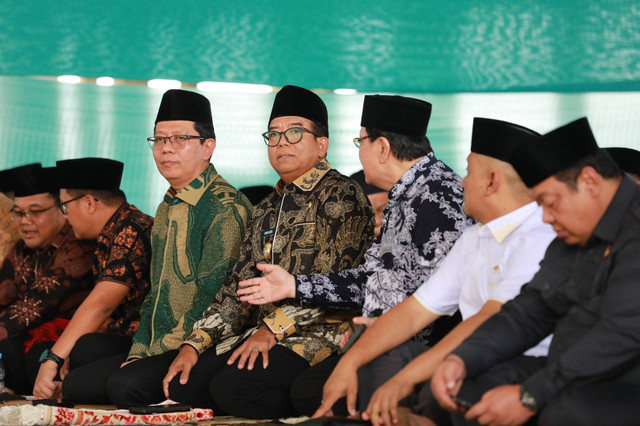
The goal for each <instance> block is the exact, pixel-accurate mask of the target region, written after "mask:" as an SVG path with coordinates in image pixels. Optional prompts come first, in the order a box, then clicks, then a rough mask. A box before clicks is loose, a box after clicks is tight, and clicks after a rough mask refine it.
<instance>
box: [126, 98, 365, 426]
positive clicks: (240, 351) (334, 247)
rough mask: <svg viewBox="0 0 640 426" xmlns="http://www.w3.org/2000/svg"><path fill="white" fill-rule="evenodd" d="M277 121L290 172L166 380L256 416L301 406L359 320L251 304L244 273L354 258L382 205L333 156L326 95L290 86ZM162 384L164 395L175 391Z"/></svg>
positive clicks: (186, 398) (274, 132)
mask: <svg viewBox="0 0 640 426" xmlns="http://www.w3.org/2000/svg"><path fill="white" fill-rule="evenodd" d="M268 126H269V127H268V131H267V132H265V133H264V134H263V136H264V138H265V142H266V144H267V145H268V155H269V161H270V163H271V165H272V166H273V168H274V169H275V171H276V172H277V173H278V175H279V176H280V180H279V181H278V183H277V184H276V188H275V191H273V192H272V193H271V194H270V195H269V196H268V197H267V198H266V199H264V200H263V201H262V202H261V203H260V204H258V206H257V207H256V210H255V216H254V220H253V221H252V223H251V226H250V230H249V234H248V236H247V239H246V240H245V242H244V244H243V246H242V249H241V254H240V259H239V260H238V263H236V265H235V266H234V268H233V272H232V274H231V276H230V277H229V279H228V280H227V281H226V282H225V285H224V287H223V288H222V290H221V291H220V293H219V294H218V296H217V297H216V299H215V301H213V303H212V304H211V305H210V306H209V308H208V310H207V311H206V312H205V314H204V316H203V318H202V319H200V320H199V321H198V322H197V323H196V324H195V326H194V330H193V333H192V334H191V336H190V337H189V338H188V339H187V340H186V342H185V344H183V345H182V347H181V348H180V354H179V355H178V356H177V357H176V358H175V361H173V363H172V364H171V366H170V368H169V369H168V372H167V375H166V377H165V379H164V383H163V384H164V392H165V395H166V397H169V398H171V399H173V400H176V401H180V402H183V403H188V404H191V405H193V406H198V407H203V406H204V407H213V408H214V411H215V412H216V413H217V414H223V413H226V414H232V415H236V416H241V417H249V418H279V417H287V416H291V415H295V410H294V409H293V407H292V406H291V402H290V399H289V387H290V385H291V382H292V381H293V379H295V377H296V376H297V375H298V374H300V373H301V372H302V371H304V370H306V369H308V368H309V366H310V365H314V364H317V363H319V362H321V361H323V360H324V359H325V358H327V357H328V356H329V355H331V353H333V352H335V351H336V350H337V349H338V343H339V341H340V335H341V334H342V333H343V332H344V331H345V330H346V329H347V328H348V325H349V323H348V320H347V319H346V318H345V316H344V315H340V314H339V313H336V312H333V311H330V310H328V309H323V308H313V309H312V308H304V307H301V306H300V305H299V304H298V303H293V304H289V303H277V304H272V305H266V306H262V307H257V306H252V305H248V304H244V303H241V302H240V300H239V299H238V296H237V294H236V291H237V289H238V288H237V284H238V282H239V281H240V280H242V279H246V278H249V277H252V276H255V275H256V274H258V273H259V272H258V270H257V269H256V264H257V263H258V262H268V263H270V264H278V265H280V266H281V267H282V268H284V269H285V270H287V271H290V272H292V273H305V274H311V273H328V272H337V271H339V270H340V269H342V268H343V267H354V266H356V265H358V264H359V263H360V262H362V260H363V259H364V253H365V251H366V250H367V248H368V247H369V246H370V244H371V240H372V237H373V212H372V211H371V208H370V207H369V203H368V202H367V199H366V198H365V196H364V194H363V193H362V190H361V189H360V187H358V185H357V184H356V183H355V182H353V181H352V180H351V179H349V178H347V177H345V176H343V175H341V174H340V173H338V172H337V171H336V170H333V169H332V168H331V166H330V165H329V163H328V162H327V160H326V158H325V157H326V154H327V148H328V145H329V138H328V134H329V132H328V121H327V109H326V106H325V104H324V102H322V100H321V99H320V97H318V95H316V94H314V93H313V92H310V91H308V90H306V89H303V88H301V87H296V86H285V87H284V88H283V89H282V90H281V91H280V92H278V94H277V95H276V98H275V101H274V104H273V109H272V111H271V116H270V118H269V124H268ZM233 349H235V350H233ZM231 350H233V352H231ZM236 361H237V363H238V364H237V367H236V366H235V365H234V364H235V362H236ZM256 363H259V365H257V366H255V368H254V365H255V364H256ZM245 366H246V367H247V368H246V369H244V367H245ZM125 370H126V369H125ZM123 373H124V371H123ZM160 391H161V392H160V394H159V395H158V396H157V399H161V398H162V397H164V396H165V395H163V394H162V389H160ZM149 402H153V401H149Z"/></svg>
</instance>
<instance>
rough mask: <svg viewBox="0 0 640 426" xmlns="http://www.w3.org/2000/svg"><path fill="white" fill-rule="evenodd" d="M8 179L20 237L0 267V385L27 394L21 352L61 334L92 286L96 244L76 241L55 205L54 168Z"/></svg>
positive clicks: (25, 170) (27, 169)
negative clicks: (0, 368)
mask: <svg viewBox="0 0 640 426" xmlns="http://www.w3.org/2000/svg"><path fill="white" fill-rule="evenodd" d="M14 177H15V180H14V190H15V200H14V207H13V208H12V209H11V215H12V217H13V220H14V221H15V223H16V224H17V225H18V227H19V230H20V236H21V240H20V241H18V243H16V245H15V246H14V247H13V249H12V250H11V251H10V252H9V254H8V255H7V257H6V258H5V260H4V262H3V263H2V268H1V269H0V294H1V295H2V298H1V300H0V341H1V342H2V343H0V353H2V363H3V364H4V365H5V368H6V377H5V384H6V386H7V387H8V388H11V389H12V390H14V391H15V392H17V393H21V394H30V393H31V390H32V386H33V382H32V380H33V377H35V371H34V372H29V373H27V374H25V356H24V354H25V353H26V352H27V350H28V349H29V348H30V347H31V345H33V344H34V343H38V342H40V341H42V340H52V339H56V338H57V337H58V336H59V335H60V334H61V333H62V330H64V327H65V326H66V324H67V323H68V322H69V318H71V315H72V314H73V312H74V311H75V309H76V308H77V307H78V305H80V303H82V300H83V299H84V298H85V297H86V294H87V292H88V290H89V289H90V288H91V286H92V284H93V278H92V276H91V264H92V260H93V252H94V250H95V248H96V246H95V242H90V241H82V240H78V239H76V237H74V235H73V230H72V229H71V226H70V225H69V224H68V223H67V221H66V220H65V218H64V216H63V215H62V212H61V211H60V209H59V208H58V201H59V199H58V186H57V183H56V172H55V168H44V169H43V168H42V167H41V165H40V164H31V165H27V166H23V167H18V168H16V169H14ZM36 368H37V367H36ZM31 376H33V377H31ZM29 377H31V380H30V379H29Z"/></svg>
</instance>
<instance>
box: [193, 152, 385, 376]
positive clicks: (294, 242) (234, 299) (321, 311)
mask: <svg viewBox="0 0 640 426" xmlns="http://www.w3.org/2000/svg"><path fill="white" fill-rule="evenodd" d="M374 221H375V219H374V215H373V211H372V210H371V207H370V205H369V203H368V201H367V199H366V197H365V196H364V194H363V193H362V191H361V189H360V187H359V186H358V185H357V184H356V183H355V182H353V181H352V180H351V179H349V178H347V177H345V176H343V175H341V174H340V173H338V172H337V171H335V170H333V169H331V166H330V165H329V163H328V162H327V161H326V160H322V161H320V162H319V163H317V164H316V165H315V166H314V167H313V168H312V169H311V170H309V171H308V172H307V173H305V174H304V175H302V176H300V177H299V178H298V179H296V180H295V181H294V182H292V183H290V184H289V185H284V184H283V182H282V181H280V182H278V185H277V186H276V190H275V191H273V192H272V193H271V194H270V195H269V196H268V197H267V198H265V199H264V200H263V201H262V202H260V204H258V205H257V206H256V208H255V210H254V216H253V220H252V222H251V224H250V227H249V232H248V233H247V238H246V239H245V241H244V243H243V244H242V247H241V248H240V257H239V259H238V262H237V263H236V264H235V266H234V268H233V271H232V273H231V275H230V276H229V278H228V279H227V280H226V281H225V283H224V285H223V286H222V288H221V289H220V291H219V292H218V294H217V296H216V300H215V301H214V302H213V303H212V304H211V305H210V306H209V308H208V309H207V310H206V311H205V313H204V315H203V318H202V319H200V320H199V321H198V322H196V323H195V325H194V331H193V333H192V334H191V335H190V336H189V337H188V338H187V340H186V341H185V344H189V345H191V346H193V347H194V348H195V349H196V350H197V351H198V353H202V352H203V351H204V350H206V349H207V348H209V347H212V346H215V350H216V351H217V353H218V354H221V353H224V352H226V351H228V350H230V349H232V348H233V347H234V346H236V345H237V344H238V343H240V342H241V341H242V339H244V338H246V337H248V336H250V335H252V334H253V333H255V332H256V331H257V330H258V329H259V328H260V327H262V326H265V325H266V326H269V328H270V329H271V330H272V331H274V330H275V331H282V332H281V333H275V334H276V336H277V338H278V340H279V342H278V344H280V345H283V346H285V347H287V348H289V349H291V350H292V351H294V352H296V353H297V354H298V355H300V356H301V357H303V358H305V359H306V360H307V361H308V362H309V363H310V364H311V365H313V364H316V363H318V362H320V361H322V360H323V359H325V358H326V357H327V356H329V355H330V354H331V353H332V352H334V351H335V350H337V348H338V343H339V341H340V335H341V334H342V333H343V332H344V331H345V330H346V329H347V328H348V321H345V319H346V317H347V316H346V315H345V314H344V313H337V312H336V311H332V310H330V309H327V308H308V307H302V306H300V304H298V303H297V302H294V301H292V300H283V301H280V302H276V303H273V304H268V305H264V306H252V305H249V304H247V303H241V302H240V300H239V299H238V296H237V294H236V291H237V289H238V287H237V286H238V282H239V281H241V280H244V279H247V278H251V277H256V276H260V274H261V273H260V271H259V270H258V269H257V268H256V264H257V263H272V264H276V265H280V266H281V267H282V268H284V269H285V270H286V271H288V272H289V273H291V274H311V273H328V272H338V271H341V270H343V269H348V268H352V267H355V266H357V265H359V264H360V263H361V262H362V261H363V259H364V253H365V252H366V250H367V249H368V248H369V246H370V245H371V241H372V239H373V226H374Z"/></svg>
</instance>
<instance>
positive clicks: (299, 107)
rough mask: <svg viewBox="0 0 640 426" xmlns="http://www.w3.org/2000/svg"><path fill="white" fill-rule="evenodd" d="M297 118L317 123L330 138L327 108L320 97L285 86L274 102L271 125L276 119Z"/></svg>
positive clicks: (302, 89)
mask: <svg viewBox="0 0 640 426" xmlns="http://www.w3.org/2000/svg"><path fill="white" fill-rule="evenodd" d="M289 115H292V116H296V117H302V118H306V119H307V120H311V121H315V122H316V123H318V124H319V125H320V126H322V127H323V128H324V129H326V130H327V136H329V119H328V118H327V106H326V105H325V104H324V102H322V99H320V96H318V95H316V94H315V93H313V92H312V91H310V90H307V89H304V88H302V87H298V86H284V87H283V88H282V89H281V90H280V91H279V92H278V94H277V95H276V98H275V100H274V101H273V108H272V109H271V115H270V116H269V123H271V121H272V120H273V119H274V118H278V117H285V116H289Z"/></svg>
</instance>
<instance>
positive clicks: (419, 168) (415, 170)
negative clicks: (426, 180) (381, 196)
mask: <svg viewBox="0 0 640 426" xmlns="http://www.w3.org/2000/svg"><path fill="white" fill-rule="evenodd" d="M436 161H437V159H436V156H435V155H434V154H433V152H430V153H428V154H427V155H425V156H424V157H422V158H421V159H420V160H418V161H417V162H416V163H415V164H414V165H413V166H411V167H410V168H409V170H407V171H406V172H405V173H404V174H403V175H402V177H401V178H400V180H399V181H398V182H396V183H395V185H393V187H391V189H390V190H389V200H396V199H398V198H400V197H401V196H402V195H403V194H404V193H405V192H406V190H407V188H410V187H411V184H412V183H413V182H414V181H415V180H416V177H417V176H418V175H420V174H424V173H426V170H428V169H429V167H430V166H431V163H435V162H436Z"/></svg>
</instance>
